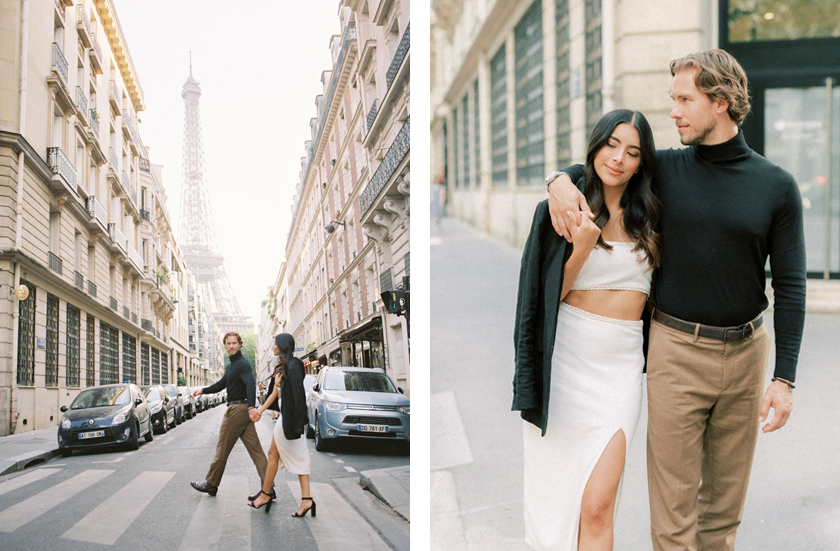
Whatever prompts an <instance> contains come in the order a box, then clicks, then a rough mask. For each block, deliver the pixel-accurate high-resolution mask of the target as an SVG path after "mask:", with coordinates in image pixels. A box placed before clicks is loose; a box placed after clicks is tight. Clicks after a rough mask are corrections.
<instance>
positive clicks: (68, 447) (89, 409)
mask: <svg viewBox="0 0 840 551" xmlns="http://www.w3.org/2000/svg"><path fill="white" fill-rule="evenodd" d="M61 412H62V413H63V414H64V415H62V416H61V421H60V422H59V425H58V435H57V436H58V448H59V450H61V455H62V456H64V457H68V456H70V455H71V454H72V453H73V450H77V449H84V448H92V447H99V446H112V445H114V444H125V445H127V446H128V447H129V448H131V449H132V450H136V449H137V448H138V447H139V446H140V444H139V441H140V437H141V436H143V437H144V438H145V439H146V442H151V441H152V440H153V439H154V434H153V433H152V413H151V410H150V408H149V404H148V403H147V402H146V399H145V398H144V397H143V392H142V391H141V390H140V389H139V388H138V387H137V385H134V384H130V383H127V384H117V385H101V386H95V387H91V388H86V389H84V390H82V391H81V392H79V394H78V395H77V396H76V399H75V400H73V402H72V403H71V404H70V407H69V408H68V407H67V406H61Z"/></svg>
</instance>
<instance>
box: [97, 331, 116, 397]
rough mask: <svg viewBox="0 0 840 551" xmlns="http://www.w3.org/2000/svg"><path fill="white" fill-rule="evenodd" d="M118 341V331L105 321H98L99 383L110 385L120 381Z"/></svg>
mask: <svg viewBox="0 0 840 551" xmlns="http://www.w3.org/2000/svg"><path fill="white" fill-rule="evenodd" d="M119 346H120V341H119V331H118V330H117V328H116V327H111V326H110V325H108V324H107V323H105V322H103V321H100V322H99V358H100V360H101V361H100V370H99V381H100V384H103V385H110V384H114V383H118V382H120V372H119V369H120V349H119Z"/></svg>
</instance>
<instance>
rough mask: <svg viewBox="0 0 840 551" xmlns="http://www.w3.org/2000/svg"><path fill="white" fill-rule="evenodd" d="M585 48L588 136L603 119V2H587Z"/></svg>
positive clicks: (585, 9) (594, 0)
mask: <svg viewBox="0 0 840 551" xmlns="http://www.w3.org/2000/svg"><path fill="white" fill-rule="evenodd" d="M584 13H585V16H586V17H585V30H586V32H585V39H584V43H585V48H586V135H587V136H588V135H589V134H591V133H592V129H593V128H595V125H596V124H597V123H598V121H599V120H600V119H601V111H602V109H603V106H602V98H601V86H602V79H601V57H602V48H601V0H586V1H585V2H584Z"/></svg>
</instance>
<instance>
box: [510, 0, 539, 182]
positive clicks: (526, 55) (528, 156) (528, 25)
mask: <svg viewBox="0 0 840 551" xmlns="http://www.w3.org/2000/svg"><path fill="white" fill-rule="evenodd" d="M513 34H514V44H515V49H516V52H515V57H516V66H515V78H516V84H515V92H514V93H515V98H516V184H517V185H518V186H538V185H542V183H543V181H544V178H545V175H544V172H545V150H544V147H545V146H544V143H545V128H544V122H545V111H544V109H543V36H542V2H541V0H536V1H535V2H534V3H533V4H531V7H530V8H528V11H527V12H525V15H523V16H522V19H520V21H519V23H518V24H517V25H516V27H515V28H514V31H513Z"/></svg>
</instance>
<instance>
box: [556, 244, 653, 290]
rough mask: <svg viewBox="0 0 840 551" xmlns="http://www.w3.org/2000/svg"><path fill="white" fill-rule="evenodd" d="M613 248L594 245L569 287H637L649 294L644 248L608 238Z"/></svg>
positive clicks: (649, 272) (651, 272) (634, 288)
mask: <svg viewBox="0 0 840 551" xmlns="http://www.w3.org/2000/svg"><path fill="white" fill-rule="evenodd" d="M607 243H608V244H610V245H612V250H611V251H610V250H607V249H604V248H602V247H595V248H593V249H592V252H590V253H589V258H588V259H587V260H586V262H585V263H584V265H583V267H582V268H581V270H580V273H579V274H578V276H577V277H576V278H575V282H574V283H573V284H572V291H590V290H596V289H609V290H620V291H639V292H641V293H644V294H646V295H650V282H651V278H652V277H653V270H648V266H649V264H648V262H647V256H646V255H645V253H644V251H641V250H640V251H633V246H634V245H635V243H625V242H622V241H608V242H607Z"/></svg>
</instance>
